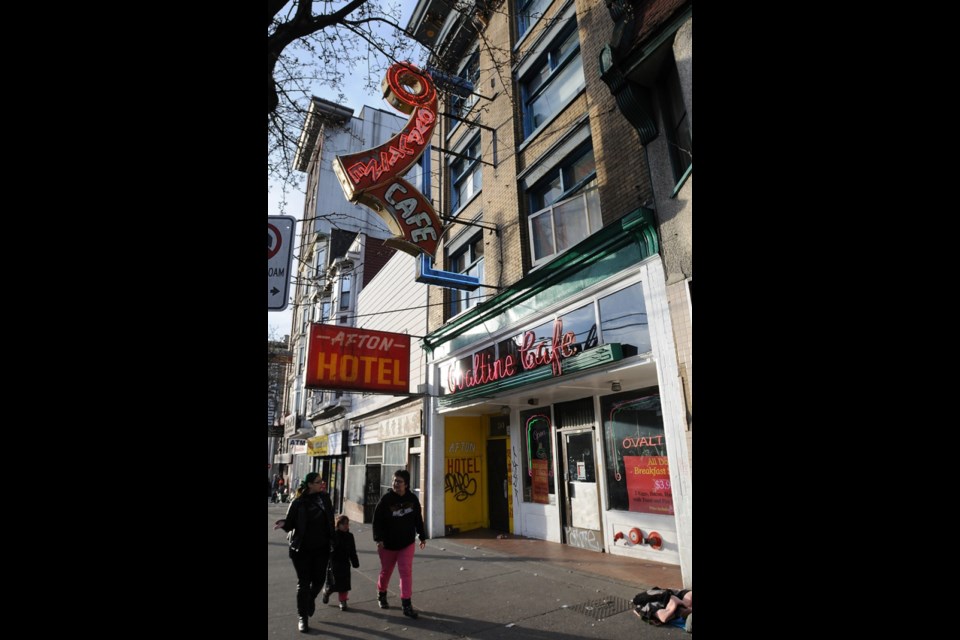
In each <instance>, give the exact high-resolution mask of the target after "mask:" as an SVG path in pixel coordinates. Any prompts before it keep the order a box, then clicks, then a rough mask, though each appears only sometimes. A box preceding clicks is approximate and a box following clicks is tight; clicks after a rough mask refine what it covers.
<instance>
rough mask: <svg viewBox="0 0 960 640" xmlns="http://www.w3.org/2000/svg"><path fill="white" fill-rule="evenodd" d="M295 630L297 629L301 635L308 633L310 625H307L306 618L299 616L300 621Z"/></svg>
mask: <svg viewBox="0 0 960 640" xmlns="http://www.w3.org/2000/svg"><path fill="white" fill-rule="evenodd" d="M297 629H299V630H300V631H302V632H303V633H306V632H307V631H310V625H308V624H307V618H306V616H300V621H299V622H298V623H297Z"/></svg>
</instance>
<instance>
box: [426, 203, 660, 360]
mask: <svg viewBox="0 0 960 640" xmlns="http://www.w3.org/2000/svg"><path fill="white" fill-rule="evenodd" d="M659 251H660V244H659V240H658V236H657V229H656V221H655V217H654V212H653V210H652V209H647V208H646V207H640V208H639V209H636V210H635V211H631V212H630V213H628V214H626V215H625V216H623V217H622V218H620V219H619V220H617V221H616V222H614V223H613V224H610V225H607V226H606V227H604V228H603V229H601V230H600V231H598V232H597V233H595V234H593V235H591V236H589V237H587V238H586V239H585V240H583V241H582V242H580V243H579V244H576V245H574V246H573V247H571V248H570V249H569V250H568V251H567V252H566V253H564V254H563V255H562V256H560V257H559V258H557V259H556V260H554V261H552V262H550V263H548V264H546V265H544V266H543V267H541V268H540V269H538V270H537V271H534V272H533V273H531V274H529V275H528V276H526V277H525V278H522V279H520V280H518V281H517V282H515V283H514V284H513V285H511V286H510V287H509V288H507V289H506V290H505V291H503V292H501V293H499V294H498V295H497V296H495V297H494V298H492V299H490V300H488V301H486V302H484V303H483V304H479V305H477V306H476V307H474V308H473V309H471V310H470V311H468V312H467V313H465V314H463V315H462V316H460V317H458V318H457V319H455V320H453V321H452V322H448V323H447V324H445V325H443V326H442V327H440V328H439V329H437V330H436V331H433V332H431V333H430V334H428V335H427V336H425V337H424V338H423V344H424V346H425V347H426V348H427V349H429V350H431V351H435V350H436V349H437V348H438V347H440V346H441V345H445V348H444V351H445V352H447V353H450V352H453V351H457V350H458V349H460V348H462V347H466V346H469V345H471V344H476V343H478V342H481V341H483V340H485V339H488V338H489V337H490V336H492V335H494V334H496V333H498V332H499V331H500V330H502V329H504V328H506V327H508V326H511V325H514V324H516V323H518V322H520V321H521V320H523V319H524V318H527V317H532V316H534V315H535V314H537V313H538V312H539V311H540V310H541V309H545V308H547V307H549V306H551V305H552V304H554V303H556V302H560V301H562V300H564V299H566V298H569V297H570V296H572V295H575V294H576V293H577V292H578V291H582V290H583V289H585V288H587V287H590V286H593V285H594V284H596V283H598V282H601V281H602V280H605V279H607V278H610V277H612V276H615V275H617V274H618V273H620V272H621V271H623V270H624V269H628V268H630V267H632V266H634V265H636V264H637V263H639V262H641V261H643V260H645V259H647V258H649V257H650V256H653V255H656V254H657V253H659ZM444 355H445V354H444Z"/></svg>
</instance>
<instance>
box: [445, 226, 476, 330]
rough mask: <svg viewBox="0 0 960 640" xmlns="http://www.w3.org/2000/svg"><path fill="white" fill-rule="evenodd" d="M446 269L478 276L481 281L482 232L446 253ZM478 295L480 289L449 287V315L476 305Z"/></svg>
mask: <svg viewBox="0 0 960 640" xmlns="http://www.w3.org/2000/svg"><path fill="white" fill-rule="evenodd" d="M447 271H452V272H454V273H462V274H464V275H468V276H472V277H474V278H479V279H480V282H481V283H482V282H483V233H478V234H477V235H476V236H474V237H472V238H471V239H470V240H469V241H467V242H466V243H465V244H464V245H463V246H461V247H459V248H457V249H454V250H453V251H452V252H451V253H449V254H448V257H447ZM480 295H481V294H480V289H477V290H475V291H464V290H462V289H450V317H453V316H455V315H457V314H458V313H460V312H462V311H466V310H467V309H470V308H472V307H475V306H477V304H478V303H479V302H480Z"/></svg>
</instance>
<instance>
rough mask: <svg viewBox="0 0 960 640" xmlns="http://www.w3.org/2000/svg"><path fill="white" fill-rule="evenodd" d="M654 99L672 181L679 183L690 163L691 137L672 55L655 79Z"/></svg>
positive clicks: (691, 151)
mask: <svg viewBox="0 0 960 640" xmlns="http://www.w3.org/2000/svg"><path fill="white" fill-rule="evenodd" d="M657 97H658V98H659V101H660V113H661V115H662V117H663V129H664V133H665V134H666V138H667V149H668V150H669V151H668V153H669V156H670V165H671V167H672V168H673V180H674V182H679V181H680V179H681V178H682V177H683V174H684V173H686V171H687V167H689V166H690V165H691V164H692V163H693V138H692V137H691V135H690V119H689V118H688V117H687V108H686V105H685V104H684V102H683V92H682V91H681V90H680V75H679V73H678V72H677V63H676V62H675V61H674V59H673V56H670V57H669V60H667V62H666V64H665V65H664V68H663V70H662V72H661V73H660V77H659V78H658V79H657Z"/></svg>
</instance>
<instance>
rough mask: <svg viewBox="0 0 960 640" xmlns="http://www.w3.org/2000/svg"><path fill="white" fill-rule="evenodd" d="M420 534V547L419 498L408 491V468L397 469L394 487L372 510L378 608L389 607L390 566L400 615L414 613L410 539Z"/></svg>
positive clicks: (421, 540)
mask: <svg viewBox="0 0 960 640" xmlns="http://www.w3.org/2000/svg"><path fill="white" fill-rule="evenodd" d="M417 535H419V536H420V548H421V549H423V548H424V546H426V544H427V542H426V536H425V535H424V532H423V513H422V512H421V510H420V500H418V499H417V496H416V494H414V493H413V492H412V491H410V472H409V471H407V470H406V469H400V470H399V471H396V472H394V474H393V488H392V489H390V490H389V491H387V492H386V493H385V494H384V495H383V497H381V498H380V502H379V503H377V508H376V510H375V511H374V512H373V540H374V542H376V543H377V553H378V554H379V555H380V576H379V577H378V578H377V591H378V592H379V594H378V597H377V600H378V602H379V603H380V608H381V609H388V608H389V607H390V605H388V604H387V586H388V585H389V584H390V576H392V575H393V568H394V567H397V569H399V571H400V601H401V603H402V604H403V615H405V616H409V617H411V618H416V617H417V612H416V611H414V610H413V605H412V604H411V602H410V597H411V596H412V595H413V543H414V542H415V540H416V537H417Z"/></svg>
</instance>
